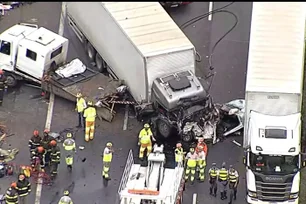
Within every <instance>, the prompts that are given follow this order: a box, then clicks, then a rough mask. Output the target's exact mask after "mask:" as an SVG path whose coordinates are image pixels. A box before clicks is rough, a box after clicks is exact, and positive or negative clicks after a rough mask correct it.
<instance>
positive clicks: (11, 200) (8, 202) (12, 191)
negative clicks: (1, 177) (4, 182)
mask: <svg viewBox="0 0 306 204" xmlns="http://www.w3.org/2000/svg"><path fill="white" fill-rule="evenodd" d="M16 187H17V183H16V182H13V183H11V186H10V187H9V188H8V189H7V190H6V193H5V204H18V192H17V190H16Z"/></svg>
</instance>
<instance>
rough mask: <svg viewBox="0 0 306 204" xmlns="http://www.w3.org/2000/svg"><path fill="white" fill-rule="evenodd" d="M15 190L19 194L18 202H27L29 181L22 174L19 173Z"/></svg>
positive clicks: (29, 190) (25, 203)
mask: <svg viewBox="0 0 306 204" xmlns="http://www.w3.org/2000/svg"><path fill="white" fill-rule="evenodd" d="M16 190H17V192H18V195H19V203H20V204H27V197H28V195H29V193H31V183H30V182H29V181H28V179H27V178H26V177H25V175H24V174H19V176H18V181H17V184H16Z"/></svg>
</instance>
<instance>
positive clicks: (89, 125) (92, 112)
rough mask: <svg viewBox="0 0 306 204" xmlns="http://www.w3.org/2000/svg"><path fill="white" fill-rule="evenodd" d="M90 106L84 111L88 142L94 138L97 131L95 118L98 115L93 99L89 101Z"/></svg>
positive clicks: (86, 139)
mask: <svg viewBox="0 0 306 204" xmlns="http://www.w3.org/2000/svg"><path fill="white" fill-rule="evenodd" d="M87 105H88V108H86V109H85V111H84V118H85V121H86V128H85V141H86V142H88V141H89V139H90V140H93V138H94V132H95V120H96V116H97V111H96V108H95V107H94V105H93V102H92V101H88V104H87Z"/></svg>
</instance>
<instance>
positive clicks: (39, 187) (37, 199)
mask: <svg viewBox="0 0 306 204" xmlns="http://www.w3.org/2000/svg"><path fill="white" fill-rule="evenodd" d="M65 19H66V2H62V13H61V17H60V25H59V28H58V34H59V35H61V36H63V35H64V22H65ZM54 98H55V96H54V94H53V93H50V99H49V106H48V112H47V118H46V125H45V128H46V129H49V130H50V128H51V121H52V116H53V108H54ZM42 184H43V180H42V178H40V177H39V178H38V180H37V187H36V194H35V204H40V198H41V191H42Z"/></svg>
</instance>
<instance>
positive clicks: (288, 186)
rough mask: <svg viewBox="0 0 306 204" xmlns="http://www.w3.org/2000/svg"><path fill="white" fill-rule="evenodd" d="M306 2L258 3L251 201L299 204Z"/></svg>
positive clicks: (252, 70) (249, 100)
mask: <svg viewBox="0 0 306 204" xmlns="http://www.w3.org/2000/svg"><path fill="white" fill-rule="evenodd" d="M305 19H306V3H305V2H290V3H288V2H284V3H281V2H273V3H271V2H270V3H267V2H262V3H260V2H254V3H253V13H252V24H251V34H250V45H249V58H248V69H247V82H246V96H245V102H246V104H245V105H246V106H245V108H246V111H245V126H244V127H245V129H244V142H243V143H244V148H245V150H246V152H245V158H244V162H245V165H246V182H247V203H252V204H253V203H254V204H255V203H256V204H270V203H277V204H288V203H295V204H298V200H299V189H300V187H299V184H300V169H301V168H302V163H303V162H302V155H301V105H302V89H303V73H304V40H305Z"/></svg>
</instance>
